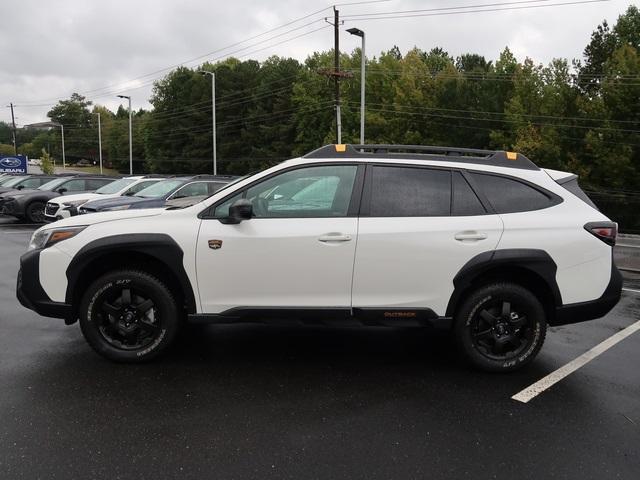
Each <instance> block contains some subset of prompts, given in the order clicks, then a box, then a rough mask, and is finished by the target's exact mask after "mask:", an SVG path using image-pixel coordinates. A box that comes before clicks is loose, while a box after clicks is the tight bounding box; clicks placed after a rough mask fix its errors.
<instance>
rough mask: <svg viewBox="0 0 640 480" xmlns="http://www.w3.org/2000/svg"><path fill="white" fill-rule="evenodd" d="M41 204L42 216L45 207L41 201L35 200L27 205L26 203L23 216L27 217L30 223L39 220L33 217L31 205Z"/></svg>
mask: <svg viewBox="0 0 640 480" xmlns="http://www.w3.org/2000/svg"><path fill="white" fill-rule="evenodd" d="M39 205H42V215H43V217H44V208H45V204H44V203H43V202H39V201H37V200H35V201H33V202H31V203H30V204H29V205H27V207H26V208H25V209H24V213H25V217H27V220H29V221H30V222H32V223H38V222H39V221H38V220H36V219H34V218H33V213H32V211H31V210H32V209H33V207H36V206H39Z"/></svg>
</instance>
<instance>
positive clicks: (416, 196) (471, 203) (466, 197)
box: [352, 165, 502, 318]
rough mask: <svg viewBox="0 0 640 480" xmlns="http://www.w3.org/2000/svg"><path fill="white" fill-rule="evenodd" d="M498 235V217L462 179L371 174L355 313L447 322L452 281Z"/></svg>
mask: <svg viewBox="0 0 640 480" xmlns="http://www.w3.org/2000/svg"><path fill="white" fill-rule="evenodd" d="M501 233H502V221H501V219H500V217H499V216H498V215H495V214H491V213H489V211H488V210H487V209H486V208H485V206H484V205H483V204H482V202H481V201H480V200H479V199H478V197H477V196H476V194H475V193H474V191H473V189H472V188H471V186H470V185H469V183H468V182H467V180H466V179H465V176H464V175H463V174H462V173H461V172H459V171H456V170H449V169H437V168H426V167H421V166H413V165H406V166H404V165H370V166H368V168H367V173H366V180H365V191H364V193H363V199H362V208H361V216H360V219H359V226H358V244H357V248H356V260H355V267H354V277H353V294H352V304H353V308H354V309H365V310H366V309H370V312H369V313H370V314H374V315H375V314H378V315H380V316H381V317H386V318H389V317H392V318H396V317H398V318H401V317H402V315H404V314H405V313H406V314H407V315H413V313H412V312H411V311H413V310H422V309H425V313H429V312H428V311H427V310H426V309H429V310H432V311H433V312H435V313H436V314H437V315H440V316H443V315H445V311H446V307H447V303H448V301H449V298H450V297H451V294H452V292H453V278H454V277H455V275H456V274H457V273H458V271H459V270H460V269H461V268H462V266H463V265H464V264H465V263H467V262H468V261H469V260H471V259H472V258H473V257H475V256H476V255H478V254H480V253H483V252H487V251H491V250H494V249H495V248H496V246H497V244H498V241H499V239H500V235H501ZM394 310H395V312H394ZM405 311H406V312H405Z"/></svg>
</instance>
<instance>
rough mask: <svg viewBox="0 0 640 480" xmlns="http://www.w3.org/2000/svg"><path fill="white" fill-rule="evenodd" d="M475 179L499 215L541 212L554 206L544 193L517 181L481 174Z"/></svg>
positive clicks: (475, 176)
mask: <svg viewBox="0 0 640 480" xmlns="http://www.w3.org/2000/svg"><path fill="white" fill-rule="evenodd" d="M473 179H474V180H475V181H476V183H477V184H478V186H479V187H480V188H481V189H482V191H483V193H484V194H485V195H486V197H487V198H488V199H489V201H490V202H491V205H493V208H495V209H496V212H498V213H515V212H527V211H530V210H540V209H541V208H547V207H550V206H551V205H553V204H554V203H553V202H552V200H551V198H549V197H548V196H547V195H545V194H544V193H542V192H540V191H539V190H536V189H535V188H533V187H530V186H529V185H526V184H524V183H522V182H520V181H518V180H515V179H511V178H506V177H498V176H495V175H484V174H479V173H474V174H473Z"/></svg>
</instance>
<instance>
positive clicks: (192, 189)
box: [171, 182, 208, 198]
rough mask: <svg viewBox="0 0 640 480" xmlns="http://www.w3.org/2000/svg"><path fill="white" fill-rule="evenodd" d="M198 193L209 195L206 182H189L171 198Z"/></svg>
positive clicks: (192, 195) (191, 195)
mask: <svg viewBox="0 0 640 480" xmlns="http://www.w3.org/2000/svg"><path fill="white" fill-rule="evenodd" d="M196 195H208V192H207V184H206V183H205V182H196V183H189V184H188V185H185V186H184V187H182V188H181V189H180V190H178V191H177V192H175V193H174V194H173V195H171V198H184V197H194V196H196Z"/></svg>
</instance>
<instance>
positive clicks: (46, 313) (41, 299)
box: [16, 250, 75, 323]
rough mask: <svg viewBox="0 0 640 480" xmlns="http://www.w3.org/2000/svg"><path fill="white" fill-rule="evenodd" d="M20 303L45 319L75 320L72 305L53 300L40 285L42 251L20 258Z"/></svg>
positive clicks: (18, 285) (18, 289)
mask: <svg viewBox="0 0 640 480" xmlns="http://www.w3.org/2000/svg"><path fill="white" fill-rule="evenodd" d="M16 296H17V297H18V301H19V302H20V303H21V304H22V305H23V306H24V307H26V308H28V309H29V310H33V311H34V312H36V313H38V314H40V315H42V316H43V317H52V318H64V319H65V321H66V323H72V322H73V321H74V320H75V316H74V313H73V309H72V308H71V305H68V304H66V303H61V302H54V301H53V300H51V299H50V298H49V297H48V296H47V294H46V292H45V291H44V289H43V288H42V285H41V284H40V250H32V251H30V252H27V253H25V254H24V255H22V257H20V271H19V272H18V281H17V285H16Z"/></svg>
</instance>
